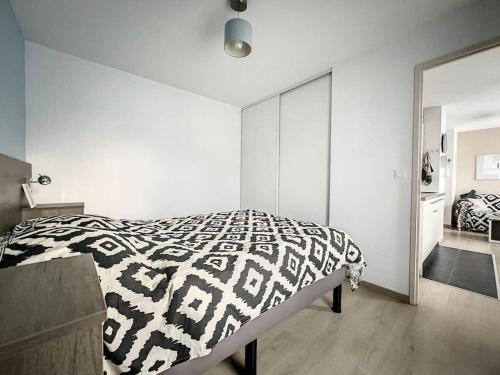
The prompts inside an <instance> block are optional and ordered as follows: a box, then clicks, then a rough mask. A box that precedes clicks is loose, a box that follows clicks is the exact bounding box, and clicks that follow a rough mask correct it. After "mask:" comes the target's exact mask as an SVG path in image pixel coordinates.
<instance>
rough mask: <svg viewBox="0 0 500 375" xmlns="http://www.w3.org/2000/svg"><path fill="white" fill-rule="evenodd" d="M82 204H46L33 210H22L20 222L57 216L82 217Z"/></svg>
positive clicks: (39, 205)
mask: <svg viewBox="0 0 500 375" xmlns="http://www.w3.org/2000/svg"><path fill="white" fill-rule="evenodd" d="M83 211H84V203H83V202H76V203H46V204H38V205H37V206H36V207H35V208H23V210H22V221H26V220H30V219H36V218H38V217H49V216H58V215H83Z"/></svg>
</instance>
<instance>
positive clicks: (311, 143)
mask: <svg viewBox="0 0 500 375" xmlns="http://www.w3.org/2000/svg"><path fill="white" fill-rule="evenodd" d="M331 85H332V83H331V74H328V75H326V76H323V77H320V78H318V79H315V80H313V81H311V82H308V83H306V84H304V85H302V86H299V87H297V88H295V89H293V90H291V91H288V92H286V93H284V94H282V95H281V105H280V107H281V110H280V138H279V147H280V152H279V185H278V186H279V188H278V190H279V195H278V196H279V204H278V212H279V214H280V216H285V217H292V218H296V219H301V220H308V221H313V222H316V223H319V224H328V205H329V175H330V171H329V168H330V117H331V92H332V89H331Z"/></svg>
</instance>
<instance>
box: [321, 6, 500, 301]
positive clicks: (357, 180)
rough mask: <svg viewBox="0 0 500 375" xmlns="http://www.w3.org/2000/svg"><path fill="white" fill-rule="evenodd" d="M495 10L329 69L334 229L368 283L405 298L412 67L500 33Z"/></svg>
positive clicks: (465, 14) (455, 18) (448, 21)
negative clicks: (348, 243)
mask: <svg viewBox="0 0 500 375" xmlns="http://www.w3.org/2000/svg"><path fill="white" fill-rule="evenodd" d="M499 19H500V4H499V2H495V1H482V2H479V4H478V2H475V3H473V6H472V7H468V8H464V9H462V10H460V11H459V12H455V13H453V14H450V15H448V16H447V17H446V18H441V19H436V20H434V21H433V22H432V23H430V24H428V25H426V26H425V27H423V28H420V29H417V30H414V31H413V32H412V33H411V34H409V35H408V36H407V37H406V38H404V40H401V41H400V42H398V43H394V44H391V45H386V46H385V47H381V48H378V49H376V50H373V51H372V52H371V53H366V54H363V55H361V56H359V57H357V58H355V59H350V60H347V61H344V62H342V63H338V64H334V65H333V67H332V68H333V122H332V170H331V178H332V179H331V211H330V222H331V224H332V225H334V226H337V227H340V228H343V229H345V230H347V231H348V233H350V234H351V235H352V237H353V238H354V239H355V241H356V242H357V243H358V244H359V246H361V249H362V250H363V253H364V254H365V256H366V260H367V263H368V270H367V280H368V281H370V282H372V283H375V284H378V285H381V286H383V287H385V288H389V289H391V290H394V291H397V292H400V293H403V294H406V295H408V291H409V255H410V208H411V179H410V178H408V179H405V180H395V179H394V177H393V176H394V169H396V168H400V169H407V170H408V176H411V168H412V164H411V157H412V131H413V128H412V121H413V73H414V66H415V65H416V64H418V63H421V62H424V61H427V60H429V59H432V58H435V57H437V56H441V55H444V54H446V53H449V52H452V51H455V50H458V49H460V48H463V47H466V46H468V45H472V44H474V43H477V42H480V41H483V40H486V39H488V38H491V37H494V36H496V35H500V22H498V20H499Z"/></svg>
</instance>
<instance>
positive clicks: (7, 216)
mask: <svg viewBox="0 0 500 375" xmlns="http://www.w3.org/2000/svg"><path fill="white" fill-rule="evenodd" d="M29 178H31V164H29V163H26V162H24V161H21V160H17V159H14V158H11V157H9V156H6V155H2V154H0V235H1V234H3V233H4V232H5V231H7V230H9V229H11V228H13V227H14V226H15V225H16V224H18V223H20V222H21V211H22V208H23V207H27V205H28V202H27V201H26V198H25V197H24V193H23V190H22V187H21V184H22V183H24V182H25V181H26V179H29ZM344 278H345V270H344V268H341V269H338V270H336V271H335V272H333V273H332V274H331V275H329V276H328V277H325V278H324V279H321V280H319V281H317V282H315V283H313V284H311V285H309V286H307V287H305V288H304V289H302V290H301V291H299V292H298V293H296V294H295V295H294V296H292V297H291V298H290V299H288V300H287V301H285V302H283V303H282V304H280V305H278V306H276V307H274V308H272V309H271V310H268V311H266V312H265V313H263V314H262V315H259V316H258V317H257V318H255V319H253V320H251V321H250V322H248V323H246V324H245V325H243V326H242V327H241V328H240V329H239V330H238V331H237V332H236V333H234V334H233V335H231V336H229V337H227V338H225V339H224V340H222V341H221V342H219V343H218V344H217V345H216V346H215V347H214V348H213V349H212V351H211V353H210V354H209V355H207V356H205V357H200V358H195V359H192V360H189V361H186V362H183V363H181V364H178V365H176V366H174V367H172V368H170V369H168V370H167V371H164V372H163V373H162V374H161V375H192V374H200V373H202V372H203V371H206V370H208V369H209V368H211V367H213V366H215V365H216V364H217V363H219V362H221V361H222V360H224V359H225V358H227V357H229V356H230V355H231V354H233V353H234V352H235V351H237V350H238V349H239V348H242V347H245V373H246V374H248V375H256V374H257V338H258V337H259V336H260V335H261V334H263V333H264V332H266V331H268V330H269V329H271V328H272V327H274V326H276V325H277V324H279V323H280V322H282V321H283V320H285V319H287V318H288V317H290V316H291V315H293V314H295V313H296V312H298V311H300V310H301V309H303V308H304V307H307V306H309V305H310V304H311V303H313V302H314V301H315V300H316V299H318V298H320V297H322V296H324V295H325V294H326V293H327V292H328V291H329V290H332V289H333V304H332V310H333V311H334V312H335V313H340V312H341V299H342V281H343V280H344Z"/></svg>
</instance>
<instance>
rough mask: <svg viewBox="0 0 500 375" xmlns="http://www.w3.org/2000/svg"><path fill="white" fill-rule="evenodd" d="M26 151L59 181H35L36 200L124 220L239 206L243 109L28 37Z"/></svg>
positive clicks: (36, 167) (39, 168)
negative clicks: (82, 205) (42, 184)
mask: <svg viewBox="0 0 500 375" xmlns="http://www.w3.org/2000/svg"><path fill="white" fill-rule="evenodd" d="M145 58H147V57H145ZM26 157H27V160H28V161H29V162H31V163H32V164H33V172H34V173H38V172H43V173H46V174H48V175H50V176H51V177H52V179H53V183H52V184H51V185H49V186H45V187H39V186H37V185H34V188H35V198H36V200H37V201H38V202H39V203H42V202H71V201H84V202H85V205H86V211H87V212H88V213H96V214H102V215H107V216H111V217H127V218H158V217H170V216H177V215H187V214H196V213H203V212H211V211H222V210H231V209H238V208H239V189H240V181H239V180H240V109H239V108H237V107H233V106H230V105H227V104H224V103H221V102H217V101H215V100H211V99H208V98H205V97H202V96H199V95H195V94H192V93H189V92H186V91H182V90H179V89H176V88H173V87H170V86H167V85H163V84H159V83H156V82H153V81H150V80H147V79H144V78H141V77H138V76H134V75H131V74H128V73H124V72H122V71H119V70H116V69H112V68H109V67H105V66H102V65H98V64H95V63H91V62H89V61H85V60H82V59H79V58H75V57H73V56H69V55H65V54H62V53H59V52H56V51H54V50H51V49H47V48H45V47H42V46H39V45H36V44H32V43H26Z"/></svg>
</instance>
